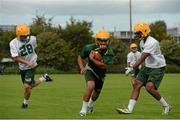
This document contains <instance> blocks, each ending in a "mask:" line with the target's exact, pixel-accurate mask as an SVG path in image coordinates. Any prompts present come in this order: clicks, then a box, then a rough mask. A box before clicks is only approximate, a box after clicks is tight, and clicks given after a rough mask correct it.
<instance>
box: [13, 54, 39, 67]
mask: <svg viewBox="0 0 180 120" xmlns="http://www.w3.org/2000/svg"><path fill="white" fill-rule="evenodd" d="M13 59H14V60H15V61H17V62H20V63H23V64H26V65H28V66H29V68H34V67H36V65H35V64H33V63H32V62H31V61H27V60H25V59H24V58H23V57H21V56H16V57H13Z"/></svg>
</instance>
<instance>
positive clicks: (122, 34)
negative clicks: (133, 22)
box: [112, 31, 134, 43]
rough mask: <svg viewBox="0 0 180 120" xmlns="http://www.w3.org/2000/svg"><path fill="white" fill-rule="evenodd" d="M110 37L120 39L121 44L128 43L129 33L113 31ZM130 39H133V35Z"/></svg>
mask: <svg viewBox="0 0 180 120" xmlns="http://www.w3.org/2000/svg"><path fill="white" fill-rule="evenodd" d="M112 35H113V37H115V38H117V39H120V40H122V41H123V42H126V43H129V42H130V31H114V32H113V33H112ZM132 38H134V35H133V34H132Z"/></svg>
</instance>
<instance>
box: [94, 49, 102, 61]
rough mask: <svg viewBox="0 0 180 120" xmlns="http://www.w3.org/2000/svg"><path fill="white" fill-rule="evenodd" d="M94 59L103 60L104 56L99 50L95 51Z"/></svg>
mask: <svg viewBox="0 0 180 120" xmlns="http://www.w3.org/2000/svg"><path fill="white" fill-rule="evenodd" d="M94 59H95V60H98V61H101V62H103V58H102V56H101V54H100V53H99V52H98V51H94Z"/></svg>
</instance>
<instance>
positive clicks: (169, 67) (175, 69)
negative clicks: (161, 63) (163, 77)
mask: <svg viewBox="0 0 180 120" xmlns="http://www.w3.org/2000/svg"><path fill="white" fill-rule="evenodd" d="M166 72H167V73H180V67H179V66H177V65H167V66H166Z"/></svg>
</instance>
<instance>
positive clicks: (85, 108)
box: [81, 101, 88, 113]
mask: <svg viewBox="0 0 180 120" xmlns="http://www.w3.org/2000/svg"><path fill="white" fill-rule="evenodd" d="M87 106H88V102H85V101H83V104H82V108H81V112H85V113H86V112H87Z"/></svg>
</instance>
